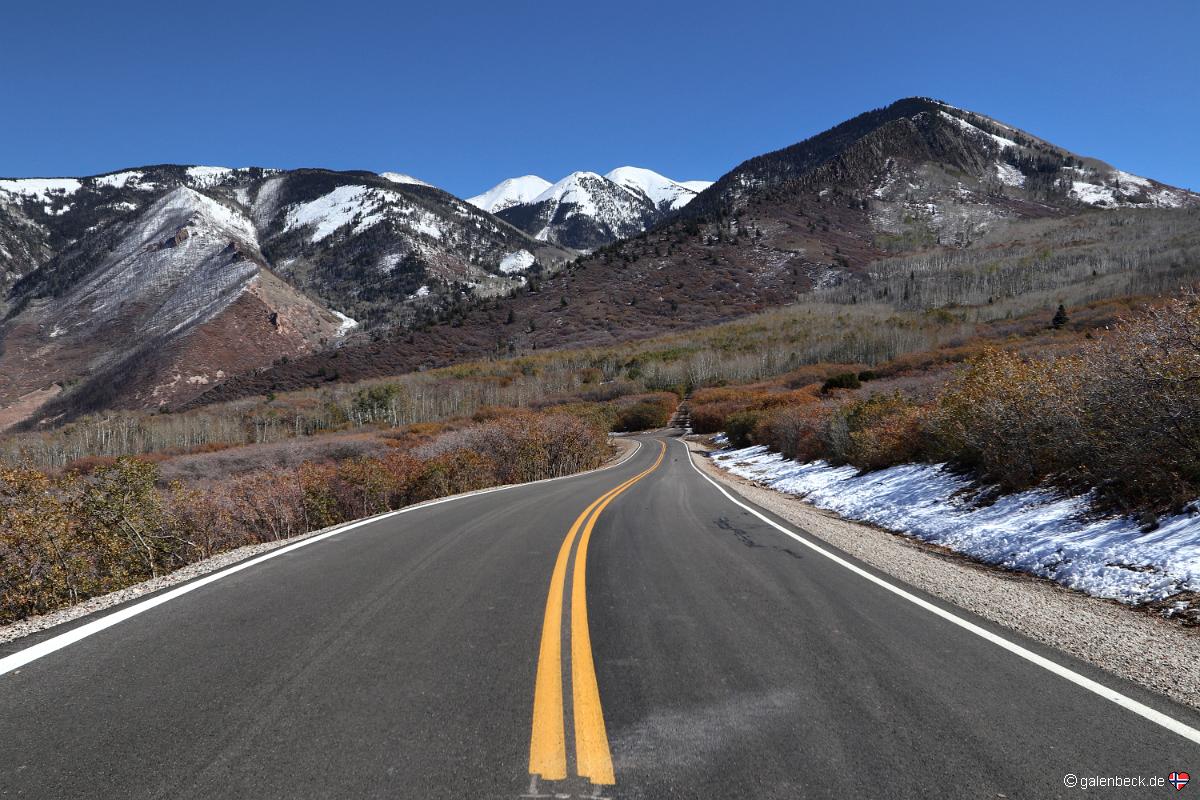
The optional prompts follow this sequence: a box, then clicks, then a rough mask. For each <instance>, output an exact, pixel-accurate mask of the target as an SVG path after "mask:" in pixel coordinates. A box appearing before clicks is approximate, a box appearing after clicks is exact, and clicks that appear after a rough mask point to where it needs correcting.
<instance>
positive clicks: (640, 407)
mask: <svg viewBox="0 0 1200 800" xmlns="http://www.w3.org/2000/svg"><path fill="white" fill-rule="evenodd" d="M678 405H679V396H678V395H675V394H671V393H669V392H659V393H656V394H652V395H641V396H639V397H638V398H637V399H636V402H634V403H632V404H630V405H625V406H618V407H617V410H616V413H615V416H614V419H613V421H612V430H614V431H647V430H653V429H655V428H664V427H666V426H667V424H668V423H669V422H670V421H671V417H672V415H674V413H675V409H676V407H677V406H678Z"/></svg>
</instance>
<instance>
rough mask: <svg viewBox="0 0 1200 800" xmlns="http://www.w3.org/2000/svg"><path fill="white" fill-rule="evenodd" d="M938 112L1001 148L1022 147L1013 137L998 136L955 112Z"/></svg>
mask: <svg viewBox="0 0 1200 800" xmlns="http://www.w3.org/2000/svg"><path fill="white" fill-rule="evenodd" d="M938 113H939V114H941V115H942V116H943V117H944V118H946V119H948V120H950V121H951V122H953V123H954V124H955V125H957V126H958V127H960V128H962V129H963V130H965V131H968V132H970V133H974V134H976V135H978V136H983V137H985V138H986V139H989V140H990V141H991V142H992V143H993V144H995V145H996V146H997V147H999V148H1000V149H1001V150H1003V149H1004V148H1006V147H1017V148H1019V147H1020V145H1018V144H1017V143H1016V142H1014V141H1013V140H1012V139H1006V138H1004V137H1003V136H997V135H996V134H994V133H988V132H987V131H985V130H984V129H983V128H979V127H976V126H974V125H972V124H971V123H969V122H967V121H966V120H965V119H962V118H961V117H956V116H954V115H953V114H947V113H946V112H945V111H939V112H938Z"/></svg>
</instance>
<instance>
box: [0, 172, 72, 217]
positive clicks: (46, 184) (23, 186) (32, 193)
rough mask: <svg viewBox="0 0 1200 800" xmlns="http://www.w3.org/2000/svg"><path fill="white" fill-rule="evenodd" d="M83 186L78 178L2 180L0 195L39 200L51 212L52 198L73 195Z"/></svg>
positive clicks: (0, 181) (0, 182)
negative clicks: (5, 194)
mask: <svg viewBox="0 0 1200 800" xmlns="http://www.w3.org/2000/svg"><path fill="white" fill-rule="evenodd" d="M82 186H83V183H82V182H81V181H80V180H78V179H77V178H13V179H10V180H0V193H7V194H9V195H17V196H19V197H22V198H31V199H34V200H38V201H40V202H42V203H44V204H45V206H46V211H47V212H49V211H50V209H51V208H52V205H51V199H52V196H56V197H65V196H67V195H72V194H75V193H76V192H78V191H79V190H80V188H82Z"/></svg>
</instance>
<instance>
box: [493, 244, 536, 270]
mask: <svg viewBox="0 0 1200 800" xmlns="http://www.w3.org/2000/svg"><path fill="white" fill-rule="evenodd" d="M535 261H537V259H536V258H534V257H533V253H531V252H529V251H528V250H517V251H516V252H513V253H509V254H508V255H506V256H505V257H504V258H502V259H500V271H501V272H503V273H504V274H505V275H510V274H512V273H514V272H524V271H525V270H527V269H529V268H530V267H532V266H533V264H534V262H535Z"/></svg>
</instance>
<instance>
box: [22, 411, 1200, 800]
mask: <svg viewBox="0 0 1200 800" xmlns="http://www.w3.org/2000/svg"><path fill="white" fill-rule="evenodd" d="M641 441H642V443H643V445H642V447H641V448H640V449H639V450H638V452H637V453H636V454H634V455H633V456H632V457H631V458H629V459H628V460H627V461H626V462H624V463H622V464H621V465H619V466H617V467H614V468H611V469H608V470H604V471H599V472H595V473H591V474H587V475H582V476H576V477H573V478H568V479H563V480H558V481H554V482H548V483H540V484H535V485H529V486H522V487H516V488H513V489H509V490H504V491H499V492H492V493H489V494H481V495H476V496H472V497H466V498H463V499H459V500H454V501H451V502H445V503H441V504H438V505H432V506H429V507H426V508H421V509H417V510H413V511H411V512H409V513H405V514H400V515H396V516H392V517H389V518H386V519H382V520H380V521H377V522H373V523H371V524H367V525H363V526H360V527H357V528H355V529H353V530H349V531H346V532H344V533H339V534H337V535H334V536H330V537H328V538H324V539H321V540H319V541H316V542H314V543H312V544H309V545H307V546H304V547H301V548H298V549H295V550H292V551H290V552H287V553H285V554H283V555H279V556H278V557H274V558H269V559H267V560H265V561H263V562H262V563H259V564H256V565H254V566H252V567H250V568H247V569H243V570H241V571H239V572H236V573H234V574H231V575H229V576H228V577H225V578H222V579H220V580H216V581H212V582H210V583H207V584H205V585H203V586H201V587H200V588H197V589H195V590H194V591H191V592H189V593H186V594H183V595H182V596H179V597H176V598H174V599H172V600H170V601H169V602H165V603H162V604H160V605H157V606H155V607H153V608H150V609H149V610H146V611H144V613H140V614H137V615H136V616H132V617H131V618H129V619H126V620H124V621H122V622H120V623H119V624H116V625H113V626H111V627H109V628H107V629H105V630H102V631H99V632H97V633H95V634H94V635H90V636H87V637H85V638H82V639H80V640H79V641H76V642H74V643H71V644H70V645H69V646H66V647H63V648H61V649H58V650H56V651H54V652H50V653H48V654H46V655H44V656H43V657H40V658H38V659H36V660H33V661H30V662H29V663H26V664H24V665H22V666H20V667H19V668H18V669H14V670H11V671H8V672H7V673H6V674H0V797H34V798H255V799H256V800H263V799H265V798H360V797H362V798H366V797H371V798H375V797H378V798H410V797H411V798H510V799H512V798H518V797H521V796H528V795H537V796H545V797H552V796H553V797H568V796H570V797H583V796H602V797H610V798H804V797H831V798H848V797H880V798H905V797H914V798H918V797H919V798H930V797H952V798H962V797H1010V798H1016V797H1032V798H1043V797H1058V796H1063V797H1074V796H1079V795H1080V794H1081V792H1080V791H1079V790H1078V789H1071V788H1068V787H1066V786H1064V783H1063V778H1064V775H1066V774H1068V773H1070V774H1074V775H1078V776H1083V777H1090V776H1108V777H1112V776H1134V777H1137V776H1141V777H1142V778H1144V779H1146V780H1153V779H1155V778H1156V777H1157V778H1165V777H1166V776H1167V775H1168V774H1169V773H1170V772H1172V771H1187V770H1189V768H1190V770H1191V772H1192V774H1196V773H1200V745H1198V744H1197V743H1196V742H1194V741H1190V740H1189V739H1188V738H1186V737H1185V736H1184V735H1181V734H1180V733H1179V732H1178V731H1173V730H1170V729H1168V728H1167V727H1164V726H1163V725H1162V724H1159V723H1156V722H1155V721H1152V720H1151V719H1147V718H1146V716H1145V715H1144V714H1142V713H1135V711H1131V710H1130V709H1129V708H1127V707H1125V706H1122V705H1119V704H1118V703H1117V702H1113V700H1112V699H1111V698H1109V697H1104V696H1101V695H1100V694H1097V693H1096V692H1094V691H1090V690H1088V689H1087V688H1084V687H1082V686H1080V685H1079V684H1078V682H1073V681H1072V680H1070V679H1068V678H1066V677H1064V676H1063V674H1059V672H1056V671H1053V670H1052V669H1048V668H1046V666H1045V665H1043V664H1037V663H1034V662H1032V661H1030V660H1028V659H1027V658H1023V657H1020V656H1019V655H1017V654H1014V653H1013V652H1012V651H1011V650H1010V649H1005V647H1003V646H1001V645H999V644H997V643H996V642H995V641H992V640H990V639H988V638H986V637H984V636H981V635H980V634H979V629H982V630H983V631H985V632H991V633H993V634H995V633H999V634H1000V635H1001V636H1002V637H1003V638H1004V640H1005V641H1007V642H1010V643H1014V644H1016V645H1018V646H1020V647H1023V648H1027V649H1028V650H1029V651H1032V652H1033V653H1035V654H1040V655H1041V656H1042V657H1044V658H1046V659H1049V661H1050V662H1052V663H1053V664H1054V665H1058V667H1061V668H1066V669H1067V670H1069V671H1070V673H1071V674H1074V675H1076V676H1083V678H1086V679H1091V680H1095V681H1099V682H1101V683H1102V684H1104V685H1105V686H1106V687H1109V689H1111V690H1112V691H1113V692H1118V693H1120V695H1121V696H1122V697H1124V698H1127V699H1129V700H1132V701H1136V702H1137V703H1142V704H1145V706H1148V707H1149V708H1150V709H1153V710H1154V711H1157V712H1159V713H1163V714H1166V715H1167V717H1169V718H1170V719H1173V720H1176V721H1177V722H1180V723H1183V725H1185V726H1190V727H1191V728H1200V718H1198V717H1200V715H1197V714H1195V713H1193V712H1191V711H1190V710H1187V709H1184V708H1182V707H1179V706H1177V705H1173V704H1171V703H1169V702H1168V701H1166V700H1163V699H1161V698H1158V697H1157V696H1155V695H1152V694H1150V693H1148V692H1144V691H1141V690H1139V689H1138V688H1137V687H1135V686H1132V685H1130V684H1127V683H1123V682H1122V681H1120V680H1118V679H1115V678H1112V677H1110V676H1107V675H1105V674H1104V673H1101V672H1100V671H1099V670H1096V669H1093V668H1091V667H1090V666H1088V665H1086V664H1083V663H1080V662H1078V661H1075V660H1073V659H1071V658H1069V657H1066V656H1064V655H1061V654H1058V653H1056V652H1054V651H1051V650H1049V649H1047V648H1044V647H1041V646H1039V645H1037V644H1035V643H1032V642H1030V641H1027V640H1024V639H1022V638H1021V637H1019V636H1017V635H1015V634H1012V633H1009V632H1005V631H1001V630H1000V629H998V628H996V627H995V626H992V625H990V624H989V623H987V622H985V621H983V620H981V619H979V618H975V617H972V616H971V615H969V614H968V613H967V612H964V611H960V610H957V609H954V608H953V607H951V606H948V605H946V604H944V603H941V602H940V601H937V600H934V599H932V598H930V597H927V596H925V595H922V594H921V593H920V592H919V591H917V590H915V589H912V588H910V587H905V586H901V585H900V584H897V583H896V582H895V581H892V580H891V579H886V580H887V582H888V583H889V584H890V585H892V586H893V587H896V588H899V589H901V590H904V591H907V592H909V593H910V596H914V597H915V598H917V599H923V600H924V601H925V602H927V603H930V604H932V606H933V607H935V608H937V609H943V610H947V611H950V612H951V613H952V614H954V615H955V618H956V619H959V620H962V621H965V622H967V623H968V624H973V625H975V626H977V629H975V630H972V629H970V628H969V627H963V625H961V624H956V623H955V622H953V621H951V620H948V619H946V618H945V617H944V616H939V614H938V613H936V612H935V611H931V610H930V608H927V607H924V606H922V605H920V604H919V603H916V602H912V600H911V599H908V598H906V597H905V596H903V595H900V594H897V592H896V591H893V590H892V589H889V588H888V587H887V586H883V585H881V584H879V583H877V582H875V581H872V580H870V579H869V578H867V577H864V576H863V575H861V574H859V573H857V572H855V571H854V570H853V569H852V568H850V567H848V566H847V564H849V565H850V566H851V567H853V566H857V567H859V568H860V569H863V570H865V571H866V572H867V573H869V574H871V575H877V573H875V572H874V571H873V570H871V569H870V568H867V567H864V566H863V565H861V564H859V563H858V562H855V561H854V559H852V558H850V557H849V556H845V555H844V554H839V553H838V552H837V551H835V550H833V549H832V548H830V547H828V546H825V545H821V546H822V547H823V549H824V550H825V551H826V552H827V553H830V554H832V555H835V556H840V558H841V559H844V563H840V562H839V561H837V560H835V559H831V558H829V557H827V556H826V555H823V554H822V553H820V552H817V551H816V550H814V549H812V548H810V547H808V546H806V545H804V544H803V543H801V542H798V541H796V540H795V539H794V538H792V537H790V536H788V535H786V534H785V533H783V532H781V531H780V530H778V529H776V528H775V527H773V526H772V525H770V524H768V523H767V522H765V521H763V519H761V518H760V517H758V516H756V515H755V514H754V513H752V512H751V511H749V510H747V509H744V508H742V507H739V506H738V505H736V504H735V503H734V502H733V501H731V500H730V499H729V498H728V497H726V496H725V495H723V494H722V493H721V492H720V491H718V489H717V488H715V487H714V486H713V485H712V484H711V483H710V482H708V481H707V479H705V478H704V477H702V476H701V475H700V474H699V473H698V472H697V471H696V470H695V469H694V468H693V467H692V466H691V464H690V463H689V462H688V456H687V451H686V448H685V447H684V445H683V444H682V443H681V442H679V441H677V440H674V439H671V438H670V437H668V436H665V435H663V436H645V437H641ZM660 442H661V444H660ZM660 455H661V460H660V461H658V463H657V466H656V460H658V459H659V457H660ZM639 476H640V477H639ZM618 487H623V488H622V489H621V491H620V492H619V493H617V494H615V495H612V496H608V497H607V498H606V500H607V504H605V501H604V500H601V498H605V497H606V493H608V492H609V491H610V490H612V489H616V488H618ZM598 500H600V501H601V505H600V506H596V507H593V508H592V513H591V514H588V513H585V512H586V510H587V509H589V507H592V506H593V504H594V503H595V502H596V501H598ZM759 513H761V514H762V515H763V516H764V517H766V518H768V519H771V520H773V521H775V522H776V523H777V524H782V523H780V521H779V520H777V519H776V518H774V517H772V516H771V515H770V514H768V513H766V512H762V511H759ZM597 515H598V516H597ZM589 522H590V524H589ZM784 527H788V526H786V525H784ZM789 530H793V531H794V530H795V529H794V528H789ZM797 533H798V534H799V535H800V536H801V538H806V537H804V534H803V532H797ZM584 547H586V554H585V555H581V548H584ZM577 565H578V566H579V568H578V569H577V568H576V567H577ZM556 597H557V599H556ZM581 599H582V602H581ZM104 613H105V614H108V613H114V612H112V611H108V612H104ZM89 621H90V620H87V619H85V620H81V621H79V622H77V623H75V624H74V627H75V628H78V627H79V626H81V625H84V624H86V623H88V622H89ZM62 632H63V629H62V628H60V629H55V630H53V631H49V632H45V633H43V634H40V635H38V636H35V637H29V638H27V639H24V640H20V641H17V642H13V643H11V644H8V645H4V646H0V659H2V658H4V657H6V656H12V655H13V654H15V653H18V652H21V651H24V650H25V649H26V648H28V647H30V646H32V645H37V644H39V643H45V642H48V641H52V637H54V636H56V635H59V634H61V633H62ZM2 663H3V662H0V664H2ZM10 663H11V662H10ZM1122 702H1124V701H1122ZM1126 705H1128V703H1126ZM1149 713H1151V715H1153V713H1154V712H1153V711H1151V712H1149ZM531 769H533V771H534V772H536V773H537V774H535V775H531ZM581 776H585V777H581ZM1198 778H1200V776H1198ZM1197 783H1200V780H1198V781H1197ZM1198 790H1200V785H1195V786H1189V787H1186V788H1185V789H1184V790H1183V792H1182V793H1180V796H1186V794H1187V793H1189V792H1191V793H1195V792H1196V791H1198ZM1087 794H1089V795H1092V796H1097V795H1098V796H1101V797H1104V796H1109V797H1140V796H1147V797H1152V796H1155V795H1156V794H1157V795H1159V796H1167V795H1168V794H1169V795H1175V792H1174V791H1173V790H1172V789H1170V788H1169V787H1165V786H1164V787H1158V788H1145V789H1108V790H1105V789H1095V790H1092V791H1089V792H1087Z"/></svg>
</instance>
